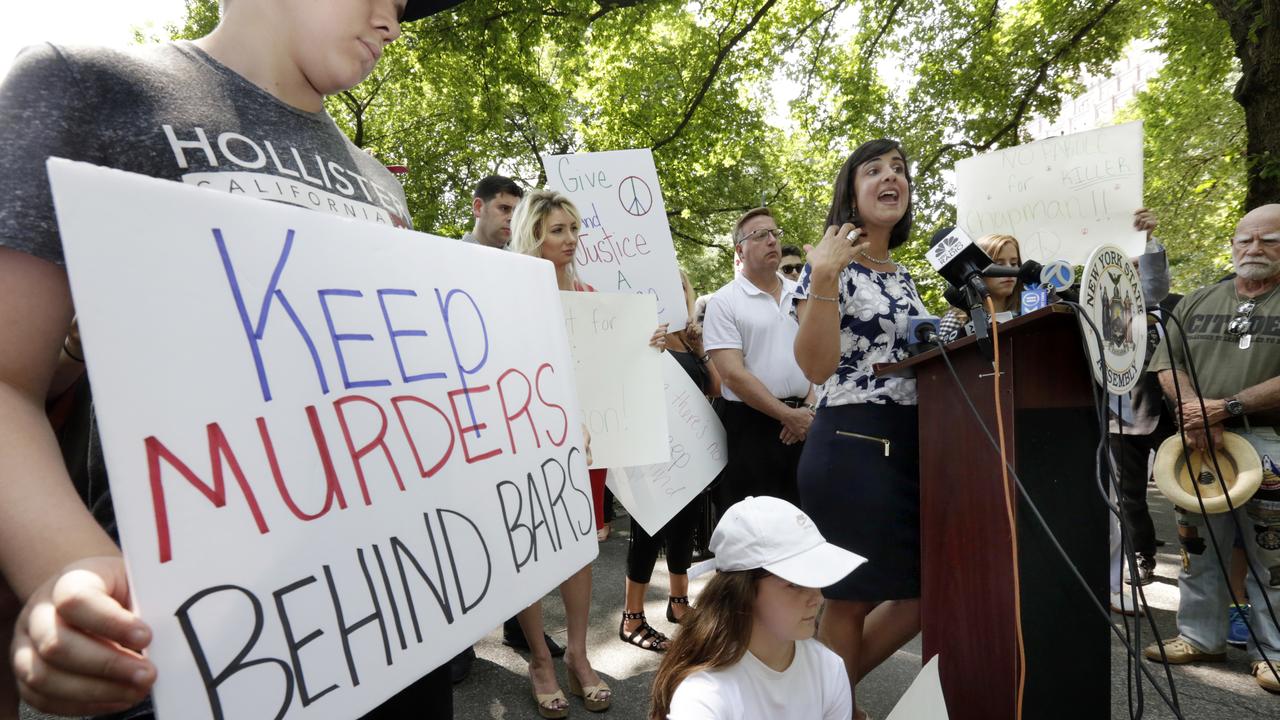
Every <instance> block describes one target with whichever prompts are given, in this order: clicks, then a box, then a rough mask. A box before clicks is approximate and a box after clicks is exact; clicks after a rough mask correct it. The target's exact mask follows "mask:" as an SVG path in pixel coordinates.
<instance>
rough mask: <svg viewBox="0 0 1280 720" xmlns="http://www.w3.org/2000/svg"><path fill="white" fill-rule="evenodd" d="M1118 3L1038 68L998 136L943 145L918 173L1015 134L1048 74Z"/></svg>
mask: <svg viewBox="0 0 1280 720" xmlns="http://www.w3.org/2000/svg"><path fill="white" fill-rule="evenodd" d="M1119 2H1120V0H1107V3H1106V4H1105V5H1103V6H1102V7H1101V8H1099V10H1098V12H1097V13H1096V14H1094V16H1093V17H1091V18H1089V21H1088V22H1086V23H1085V24H1084V25H1082V26H1080V27H1079V28H1078V29H1077V30H1076V31H1075V32H1074V33H1072V34H1071V37H1070V38H1068V39H1067V41H1066V42H1064V43H1063V44H1062V45H1061V46H1060V47H1059V48H1058V49H1057V50H1055V51H1054V53H1053V54H1052V55H1050V56H1049V57H1048V58H1046V59H1045V61H1044V62H1042V63H1041V64H1040V66H1039V67H1038V68H1036V73H1035V75H1034V76H1033V77H1032V80H1031V82H1030V83H1028V84H1027V86H1026V88H1025V89H1024V90H1023V91H1022V94H1021V96H1020V97H1019V99H1018V104H1017V106H1016V107H1015V108H1014V111H1013V117H1011V118H1009V121H1008V122H1007V123H1005V124H1004V125H1002V126H1000V128H999V129H997V130H996V131H995V133H993V134H992V135H991V136H990V137H988V138H987V139H986V140H984V141H983V142H981V143H975V142H972V141H968V140H964V141H960V142H954V143H945V144H943V145H942V146H940V147H939V148H938V149H937V150H935V151H934V153H933V154H932V155H930V156H929V159H928V160H926V161H925V162H924V163H922V164H921V165H920V170H919V171H918V172H917V174H918V175H924V174H926V173H928V172H930V171H932V170H933V168H934V166H936V165H937V164H938V162H939V161H940V160H942V158H943V157H944V156H945V155H946V154H947V153H949V152H951V151H952V150H956V149H959V148H965V149H969V150H974V151H976V152H986V151H988V150H990V149H991V148H993V147H995V146H996V144H997V143H999V142H1000V141H1001V140H1003V139H1004V138H1005V137H1006V136H1008V135H1009V133H1011V132H1014V131H1016V130H1017V129H1018V127H1019V126H1021V125H1022V119H1023V117H1024V116H1025V115H1026V113H1027V109H1028V108H1030V107H1031V100H1032V99H1033V98H1034V97H1035V94H1036V92H1037V91H1039V90H1040V88H1041V87H1043V86H1044V84H1045V82H1047V81H1048V79H1049V71H1050V70H1052V69H1053V67H1054V65H1056V64H1057V63H1058V61H1059V60H1061V59H1062V58H1063V57H1064V56H1066V55H1067V53H1069V52H1070V51H1071V50H1072V48H1074V47H1076V46H1077V45H1079V44H1080V42H1081V41H1082V40H1084V38H1085V36H1086V35H1088V34H1089V33H1090V32H1092V31H1093V29H1094V28H1095V27H1097V26H1098V23H1100V22H1102V20H1103V19H1104V18H1105V17H1106V16H1107V15H1108V14H1110V12H1111V11H1112V10H1113V9H1115V7H1116V5H1118V4H1119Z"/></svg>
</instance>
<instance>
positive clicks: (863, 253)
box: [858, 250, 893, 265]
mask: <svg viewBox="0 0 1280 720" xmlns="http://www.w3.org/2000/svg"><path fill="white" fill-rule="evenodd" d="M858 254H859V255H861V256H862V257H864V258H866V259H868V260H870V261H871V262H873V263H876V264H877V265H888V264H890V263H892V262H893V251H892V250H890V251H889V254H888V255H885V256H884V258H878V257H872V256H871V253H869V252H867V251H866V250H859V251H858Z"/></svg>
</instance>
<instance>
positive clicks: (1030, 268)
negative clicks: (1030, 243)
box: [1018, 260, 1044, 285]
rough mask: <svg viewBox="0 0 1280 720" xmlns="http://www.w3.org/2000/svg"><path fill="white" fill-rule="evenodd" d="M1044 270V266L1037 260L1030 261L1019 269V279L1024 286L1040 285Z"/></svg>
mask: <svg viewBox="0 0 1280 720" xmlns="http://www.w3.org/2000/svg"><path fill="white" fill-rule="evenodd" d="M1043 270H1044V265H1041V264H1040V263H1038V262H1036V261H1035V260H1028V261H1026V262H1024V263H1022V267H1021V268H1019V269H1018V279H1019V280H1021V281H1022V284H1023V285H1040V284H1041V281H1040V273H1041V271H1043Z"/></svg>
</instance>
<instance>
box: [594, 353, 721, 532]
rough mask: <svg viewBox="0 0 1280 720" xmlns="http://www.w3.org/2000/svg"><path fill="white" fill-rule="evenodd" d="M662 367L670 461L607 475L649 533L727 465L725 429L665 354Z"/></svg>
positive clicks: (707, 404)
mask: <svg viewBox="0 0 1280 720" xmlns="http://www.w3.org/2000/svg"><path fill="white" fill-rule="evenodd" d="M664 354H665V355H666V359H665V361H664V362H663V365H662V373H663V385H664V390H665V397H666V406H667V425H668V427H669V428H670V431H671V434H670V437H669V443H670V447H671V458H670V459H669V460H667V461H665V462H661V463H656V464H653V465H642V466H639V467H625V468H621V469H620V470H618V471H616V472H610V473H609V480H608V485H609V488H610V489H611V490H613V494H614V495H615V496H616V497H617V498H618V501H619V502H621V503H622V506H623V507H625V508H626V509H627V512H629V513H631V517H633V518H635V519H636V522H639V523H640V525H641V526H642V527H644V529H645V530H646V531H647V532H648V533H649V534H650V535H654V534H657V532H658V531H659V530H661V529H662V526H664V525H666V524H667V522H668V521H669V520H670V519H671V518H672V517H674V516H675V514H676V513H678V512H680V510H681V509H683V508H684V506H686V505H688V504H689V503H690V502H691V501H692V500H693V499H694V498H695V497H697V496H698V493H700V492H702V491H703V490H704V489H705V488H706V487H707V485H709V484H711V481H712V480H715V479H716V476H717V475H719V474H720V471H721V470H723V469H724V466H725V464H726V463H727V462H728V458H729V456H728V453H727V451H726V445H725V432H724V425H723V424H721V422H720V418H719V417H717V416H716V412H715V410H713V409H712V408H711V403H709V402H707V398H706V396H704V395H703V394H702V390H701V389H700V388H699V387H698V386H697V385H696V384H694V382H693V380H692V379H690V377H689V374H688V373H686V372H685V371H684V368H683V367H681V366H680V363H679V362H678V361H677V360H676V359H675V358H674V357H672V356H671V355H670V354H668V353H664Z"/></svg>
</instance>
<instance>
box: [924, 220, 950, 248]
mask: <svg viewBox="0 0 1280 720" xmlns="http://www.w3.org/2000/svg"><path fill="white" fill-rule="evenodd" d="M952 230H955V226H953V225H948V226H947V227H943V228H938V230H937V231H936V232H934V233H933V237H931V238H929V247H933V246H934V245H937V244H938V243H940V242H942V238H944V237H946V236H948V235H950V234H951V231H952Z"/></svg>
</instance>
